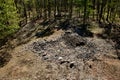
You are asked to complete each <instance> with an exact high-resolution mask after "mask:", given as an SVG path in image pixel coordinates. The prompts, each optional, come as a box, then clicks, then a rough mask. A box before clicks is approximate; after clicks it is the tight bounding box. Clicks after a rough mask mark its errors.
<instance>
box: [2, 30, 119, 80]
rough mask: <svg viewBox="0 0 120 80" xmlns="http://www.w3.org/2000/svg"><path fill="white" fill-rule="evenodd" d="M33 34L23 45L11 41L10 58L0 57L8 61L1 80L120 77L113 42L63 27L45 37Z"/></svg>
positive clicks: (116, 79)
mask: <svg viewBox="0 0 120 80" xmlns="http://www.w3.org/2000/svg"><path fill="white" fill-rule="evenodd" d="M24 30H25V29H24ZM34 31H36V28H35V29H33V32H34ZM24 32H25V33H26V32H27V31H24ZM19 35H20V34H19ZM33 35H34V34H32V35H31V38H28V40H29V41H28V40H26V42H25V44H22V45H19V46H16V44H17V40H16V39H14V40H13V41H11V44H13V43H16V44H14V45H13V46H12V47H11V49H10V50H9V51H8V53H9V54H6V55H9V58H8V57H7V59H6V58H4V56H6V55H3V57H0V59H1V60H3V59H4V60H3V61H6V63H4V65H3V66H0V80H120V60H118V59H117V55H116V54H115V50H114V48H113V45H112V44H110V43H109V42H107V41H105V40H103V39H99V38H87V37H86V38H83V37H81V36H79V35H77V34H76V33H65V32H64V31H63V30H59V31H55V32H54V33H53V34H52V35H50V36H47V37H44V38H35V37H33ZM21 36H23V35H22V34H21ZM22 39H24V36H23V37H21V40H22ZM27 41H28V42H27ZM6 50H7V49H6ZM1 55H2V54H1Z"/></svg>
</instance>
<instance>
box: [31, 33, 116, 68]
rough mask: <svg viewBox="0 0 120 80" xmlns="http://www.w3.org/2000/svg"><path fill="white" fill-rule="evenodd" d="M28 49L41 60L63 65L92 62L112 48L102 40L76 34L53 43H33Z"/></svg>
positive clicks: (68, 35)
mask: <svg viewBox="0 0 120 80" xmlns="http://www.w3.org/2000/svg"><path fill="white" fill-rule="evenodd" d="M104 44H106V45H104ZM29 49H30V50H31V51H33V52H34V53H37V54H39V56H40V57H41V58H42V59H43V60H47V61H53V62H57V63H58V62H59V63H60V64H63V63H71V62H76V61H78V60H83V61H89V60H94V59H96V58H97V57H98V56H101V55H104V54H109V53H110V52H111V51H112V50H113V49H114V48H113V47H112V45H110V44H108V43H107V42H105V41H104V40H99V39H98V40H96V39H95V40H94V39H93V38H84V37H81V36H79V35H78V34H76V33H65V34H64V35H63V36H61V37H60V38H58V39H57V40H54V41H46V40H43V41H36V42H33V43H32V44H30V45H29ZM73 65H74V64H71V67H72V66H73Z"/></svg>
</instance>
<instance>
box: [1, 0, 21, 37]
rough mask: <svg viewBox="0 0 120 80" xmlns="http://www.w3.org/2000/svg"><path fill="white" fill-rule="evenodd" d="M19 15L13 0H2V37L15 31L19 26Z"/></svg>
mask: <svg viewBox="0 0 120 80" xmlns="http://www.w3.org/2000/svg"><path fill="white" fill-rule="evenodd" d="M18 19H19V18H18V15H17V10H16V7H15V4H14V1H13V0H0V39H3V38H5V37H6V36H8V35H10V34H12V33H13V32H15V31H16V30H17V29H18V28H19V26H18V22H19V20H18Z"/></svg>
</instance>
